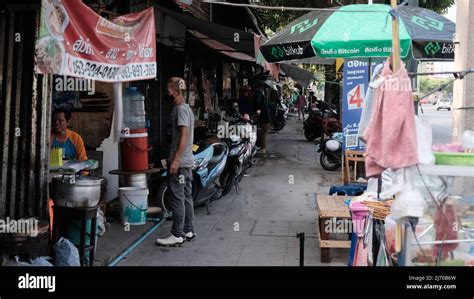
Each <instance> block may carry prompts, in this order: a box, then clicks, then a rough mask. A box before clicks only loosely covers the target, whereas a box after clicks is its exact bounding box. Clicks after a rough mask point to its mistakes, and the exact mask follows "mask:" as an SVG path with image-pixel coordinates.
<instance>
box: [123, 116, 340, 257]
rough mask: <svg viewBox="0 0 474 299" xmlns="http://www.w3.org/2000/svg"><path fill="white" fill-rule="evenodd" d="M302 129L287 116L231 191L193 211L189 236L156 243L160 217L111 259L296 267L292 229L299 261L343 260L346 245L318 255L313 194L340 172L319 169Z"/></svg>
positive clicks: (162, 232)
mask: <svg viewBox="0 0 474 299" xmlns="http://www.w3.org/2000/svg"><path fill="white" fill-rule="evenodd" d="M302 128H303V123H302V121H298V120H297V119H296V118H295V117H293V118H290V119H289V120H288V124H287V126H286V127H285V128H284V129H283V130H282V131H281V132H279V133H278V134H270V135H269V136H268V139H269V140H268V149H267V155H266V157H265V158H261V159H260V161H259V165H258V167H256V168H253V169H250V170H249V172H248V175H249V176H248V177H245V178H244V179H243V180H242V182H241V184H240V193H239V194H237V193H236V192H235V190H233V191H232V192H231V193H230V194H228V195H227V196H225V197H223V198H221V199H220V200H218V201H215V202H213V203H212V209H211V215H207V214H206V209H205V208H197V209H196V210H195V214H196V215H195V230H196V234H197V238H196V239H195V241H193V242H188V243H185V244H184V245H183V246H182V247H158V246H156V245H155V240H156V238H158V237H164V236H166V235H167V234H168V233H169V231H170V228H171V222H170V221H167V222H165V223H164V224H163V225H162V226H161V227H160V228H159V229H158V230H157V232H155V233H154V234H152V236H150V237H149V238H148V239H146V240H145V241H144V242H143V243H142V244H141V245H140V246H139V247H137V248H136V249H135V250H134V251H133V252H132V253H131V254H130V255H129V256H128V257H127V258H126V259H124V260H123V261H122V262H121V263H120V264H119V266H298V265H299V240H298V239H297V238H296V233H297V232H304V233H305V234H306V241H305V257H304V260H305V266H324V265H334V266H344V265H347V259H348V250H347V249H334V250H332V256H333V259H332V263H331V264H322V263H321V262H320V249H319V245H318V239H317V237H318V228H317V221H316V215H317V210H316V204H315V198H316V193H318V192H321V193H323V194H327V191H328V188H329V186H331V185H334V184H338V183H340V176H341V174H340V172H339V171H335V172H327V171H324V170H323V169H322V168H321V166H320V165H319V162H317V161H318V160H316V151H315V145H314V143H312V142H308V141H306V139H305V138H304V136H303V129H302Z"/></svg>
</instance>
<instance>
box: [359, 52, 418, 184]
mask: <svg viewBox="0 0 474 299" xmlns="http://www.w3.org/2000/svg"><path fill="white" fill-rule="evenodd" d="M381 76H382V77H384V78H385V80H384V82H383V83H382V84H381V85H380V87H379V88H378V89H377V90H376V94H375V99H376V101H375V103H374V107H373V108H374V110H373V113H372V117H371V119H370V122H369V124H368V126H367V129H366V130H365V132H364V135H363V139H364V140H366V144H367V149H366V153H367V156H366V159H365V168H366V175H367V177H374V176H378V175H380V174H381V173H382V172H383V171H384V170H385V169H387V168H391V169H399V168H404V167H409V166H413V165H416V164H418V145H417V139H416V125H415V107H414V103H413V98H412V88H411V80H410V78H409V77H408V73H407V70H406V69H405V65H404V64H403V63H402V67H401V68H400V69H399V70H398V71H397V72H395V73H393V71H392V70H391V69H390V63H389V60H387V61H386V62H385V65H384V68H383V70H382V72H381Z"/></svg>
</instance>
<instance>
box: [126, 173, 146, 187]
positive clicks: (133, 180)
mask: <svg viewBox="0 0 474 299" xmlns="http://www.w3.org/2000/svg"><path fill="white" fill-rule="evenodd" d="M125 186H127V187H141V188H148V183H147V176H146V173H137V174H130V175H126V176H125Z"/></svg>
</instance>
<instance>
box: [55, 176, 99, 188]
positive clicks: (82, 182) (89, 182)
mask: <svg viewBox="0 0 474 299" xmlns="http://www.w3.org/2000/svg"><path fill="white" fill-rule="evenodd" d="M63 178H64V180H63ZM72 178H73V177H72V176H70V175H56V176H54V177H53V180H59V181H61V182H62V183H64V184H71V185H78V186H97V185H100V184H101V182H102V180H103V179H101V178H98V177H92V176H90V177H89V176H79V177H75V182H74V181H73V182H71V179H72Z"/></svg>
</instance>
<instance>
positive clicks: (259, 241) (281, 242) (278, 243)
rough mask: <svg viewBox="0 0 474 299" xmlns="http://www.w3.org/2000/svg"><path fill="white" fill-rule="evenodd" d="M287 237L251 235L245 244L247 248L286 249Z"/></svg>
mask: <svg viewBox="0 0 474 299" xmlns="http://www.w3.org/2000/svg"><path fill="white" fill-rule="evenodd" d="M286 245H287V237H272V236H252V235H250V236H249V237H248V238H247V240H246V243H245V246H246V247H276V248H286Z"/></svg>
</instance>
